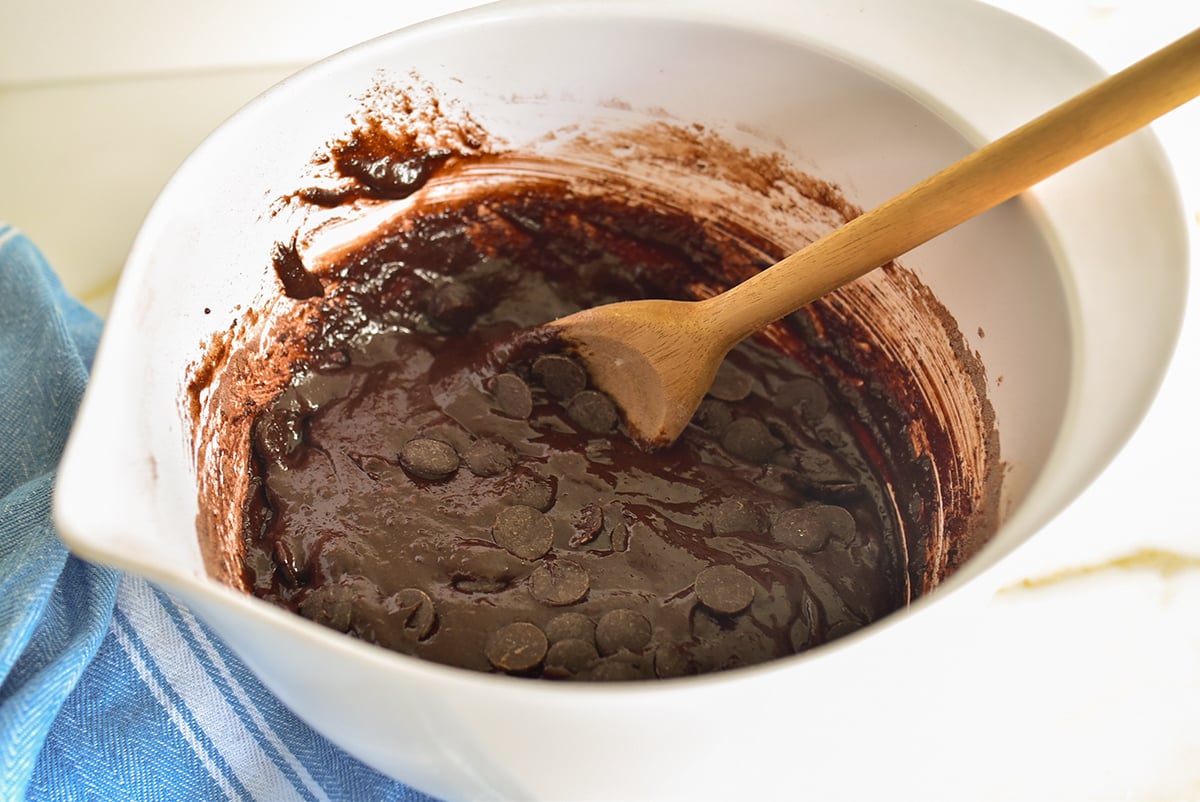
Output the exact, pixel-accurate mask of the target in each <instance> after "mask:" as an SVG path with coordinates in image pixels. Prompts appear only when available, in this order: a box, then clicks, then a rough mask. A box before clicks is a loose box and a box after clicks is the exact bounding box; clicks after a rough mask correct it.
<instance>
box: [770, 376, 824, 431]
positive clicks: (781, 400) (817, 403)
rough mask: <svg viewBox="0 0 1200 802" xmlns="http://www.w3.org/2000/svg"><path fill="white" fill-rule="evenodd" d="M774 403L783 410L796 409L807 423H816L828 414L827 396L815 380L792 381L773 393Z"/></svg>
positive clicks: (801, 379)
mask: <svg viewBox="0 0 1200 802" xmlns="http://www.w3.org/2000/svg"><path fill="white" fill-rule="evenodd" d="M775 403H776V405H778V406H779V407H781V408H783V409H797V410H799V411H800V416H801V417H802V418H804V419H805V420H806V421H808V422H809V423H816V422H817V421H819V420H821V418H823V417H825V415H826V414H827V413H828V412H829V396H828V395H827V394H826V393H825V389H824V388H823V387H821V384H820V383H819V382H818V381H817V380H816V379H808V378H800V379H793V380H792V381H790V382H786V383H784V384H782V385H780V387H779V389H778V390H776V391H775Z"/></svg>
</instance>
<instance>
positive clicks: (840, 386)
mask: <svg viewBox="0 0 1200 802" xmlns="http://www.w3.org/2000/svg"><path fill="white" fill-rule="evenodd" d="M362 103H363V106H362V109H361V110H360V112H358V113H356V114H355V115H354V116H352V117H351V124H352V130H351V131H350V133H348V134H347V135H345V136H344V137H343V138H339V139H336V140H333V141H331V142H329V143H327V144H326V145H325V147H324V148H322V149H319V150H318V152H317V154H316V156H315V157H314V160H313V163H312V165H311V166H310V170H309V172H308V177H307V178H306V179H305V180H306V182H307V183H306V186H304V187H302V188H300V189H295V188H292V189H290V190H289V191H288V193H287V194H285V195H281V196H280V198H279V199H278V201H277V202H276V205H275V207H274V208H273V210H272V214H273V215H288V217H287V218H285V219H286V220H287V224H286V225H285V226H280V228H281V229H283V230H289V229H290V227H291V225H292V221H293V220H295V221H297V222H296V224H297V228H296V229H295V235H293V234H292V233H291V232H290V231H289V233H288V234H287V235H286V236H285V237H283V238H282V241H281V242H280V243H279V244H278V245H277V246H276V247H275V248H274V249H273V251H270V252H268V253H265V254H264V267H266V268H267V269H268V270H270V271H271V272H270V273H268V274H267V278H268V281H269V284H270V285H273V293H272V292H267V293H265V294H264V296H263V298H261V299H260V300H256V301H255V302H253V303H251V304H250V305H249V306H248V307H246V308H245V309H242V307H240V306H239V307H238V316H237V317H236V318H235V319H234V320H232V321H231V322H230V323H229V324H228V326H226V327H224V328H218V329H215V330H214V332H215V333H214V334H213V336H212V338H211V341H210V342H209V343H208V344H207V346H206V348H205V352H204V354H203V356H202V358H201V359H199V360H198V361H197V362H196V363H195V364H193V365H192V366H191V367H190V368H189V372H188V375H187V377H186V379H185V383H184V385H183V388H182V389H183V395H182V403H181V408H182V410H183V412H184V414H185V415H188V416H190V420H191V425H192V429H193V436H194V444H195V449H196V460H197V469H198V480H199V502H200V503H199V514H198V516H197V528H198V533H199V542H200V546H201V550H202V553H203V555H204V558H205V564H206V567H207V569H208V571H209V572H210V574H211V575H212V576H214V577H216V578H217V579H219V580H220V581H222V582H224V583H226V584H228V585H229V586H231V587H234V588H236V589H238V590H242V591H246V592H250V593H253V594H255V595H257V596H259V597H261V598H263V599H265V600H267V601H269V602H271V603H273V604H277V605H280V606H282V607H284V608H288V609H291V610H293V611H296V612H297V613H299V614H300V615H303V616H305V617H307V618H309V619H311V620H313V621H316V622H318V623H320V624H322V625H324V626H327V627H331V628H333V629H336V630H339V631H342V632H346V633H349V634H350V635H351V636H354V637H357V638H361V639H363V640H366V641H370V642H373V643H377V644H380V645H381V646H383V647H386V648H389V649H393V650H396V651H400V652H404V653H407V654H412V655H416V656H419V657H422V658H425V659H429V660H433V661H438V662H441V663H445V664H449V665H453V666H460V667H464V668H468V669H475V670H479V671H490V672H503V673H508V674H513V675H519V676H528V677H545V678H549V679H556V680H565V679H583V680H619V679H635V678H655V677H674V676H678V675H683V674H693V673H701V672H708V671H718V670H723V669H729V668H734V667H738V666H744V665H749V664H753V663H758V662H762V661H765V660H769V659H772V658H776V657H781V656H786V655H791V654H793V653H796V652H801V651H804V650H807V649H810V648H813V647H815V646H818V645H820V644H822V643H826V642H828V641H831V640H834V639H836V638H838V637H840V636H842V635H845V634H847V633H850V632H853V631H855V630H857V629H859V628H860V627H863V626H865V625H867V624H869V623H871V622H873V621H876V620H878V619H879V618H881V617H883V616H886V615H887V614H889V613H890V612H892V611H894V610H896V609H898V608H900V607H903V606H905V605H907V604H908V603H910V602H911V601H912V600H913V599H914V598H916V597H918V596H920V595H922V594H924V593H927V592H929V591H930V590H932V589H933V588H934V587H936V586H937V584H938V583H939V582H940V581H942V580H943V579H944V578H945V577H946V576H948V575H949V574H950V573H952V572H953V571H954V570H955V569H956V568H957V567H958V566H959V565H961V563H962V562H963V561H964V560H965V559H967V558H968V557H970V556H971V555H972V554H974V553H975V552H976V551H977V550H978V549H979V547H980V546H981V545H982V543H984V542H985V541H986V539H987V538H988V537H989V536H990V535H991V533H992V532H994V531H995V526H996V520H997V508H998V500H999V493H998V492H996V483H997V481H998V477H999V475H1000V472H999V470H998V469H997V467H998V465H999V455H998V445H997V435H996V430H995V425H994V419H993V416H992V413H991V408H990V405H989V404H988V403H987V398H986V387H985V380H984V374H983V371H982V367H981V366H980V365H979V362H978V359H977V358H976V357H975V356H974V355H973V354H972V353H971V352H970V350H969V349H968V348H967V347H966V345H965V342H964V338H963V337H962V335H961V333H960V331H959V329H958V326H957V324H956V323H955V321H954V320H953V319H952V318H951V317H950V315H949V314H948V313H947V312H946V310H945V309H944V308H943V307H942V306H941V304H939V303H938V302H937V299H936V298H934V297H933V296H932V294H931V293H930V292H929V291H928V289H927V288H925V287H924V286H923V285H922V284H921V282H920V281H919V280H918V278H917V277H916V276H915V274H913V273H911V272H909V271H907V270H905V269H904V268H902V267H900V266H898V265H895V264H892V265H887V266H885V267H884V268H882V269H880V270H878V271H875V272H874V273H872V274H870V275H868V276H865V277H864V278H863V279H860V280H859V281H857V282H854V283H853V284H851V285H848V286H847V287H844V288H842V289H840V290H838V291H837V292H835V293H832V294H831V295H829V296H827V297H826V298H824V299H821V300H819V301H817V302H814V303H813V304H811V305H809V306H808V307H806V308H805V309H804V310H802V311H800V312H798V313H796V314H795V315H792V316H791V317H790V318H789V319H788V320H786V321H782V322H780V323H777V324H773V325H772V326H770V327H768V328H767V329H766V330H764V331H763V332H761V333H760V334H759V335H756V336H755V337H754V338H752V339H751V340H749V341H747V342H745V343H742V344H741V345H740V346H738V347H737V348H735V349H734V350H733V351H732V352H731V353H730V355H729V357H728V359H727V360H726V363H725V365H724V366H723V367H722V369H721V371H720V372H719V374H718V375H717V378H716V382H715V383H714V385H713V387H712V389H711V391H710V393H709V396H708V397H707V398H706V399H705V401H704V402H703V403H702V404H701V406H700V408H699V410H698V411H697V413H696V415H695V418H694V420H693V422H692V425H691V426H689V427H688V428H687V430H686V431H685V432H684V433H683V435H682V436H681V437H680V439H679V440H678V441H677V442H676V443H675V444H674V445H673V446H671V447H670V448H667V449H663V450H659V451H655V452H652V453H648V452H645V451H642V450H640V449H639V448H637V447H636V446H635V445H634V444H633V443H632V442H631V441H630V439H629V438H628V437H627V436H626V433H625V432H624V430H623V426H622V422H621V418H620V415H619V411H618V410H616V409H615V408H614V407H613V404H612V402H611V400H610V399H609V398H607V397H606V396H605V395H604V394H602V393H600V392H597V390H596V389H595V388H593V387H592V386H591V385H590V382H589V379H588V376H587V374H586V373H585V372H584V370H583V369H582V368H581V366H580V364H579V363H577V362H576V361H574V360H573V359H572V358H571V355H570V353H569V352H567V351H565V350H564V349H563V348H561V347H560V344H559V343H558V342H556V341H555V339H554V337H553V336H551V335H550V334H549V333H547V330H546V329H544V328H540V327H539V326H540V324H542V323H545V322H547V321H549V320H552V319H554V318H557V317H560V316H562V315H566V314H570V313H572V312H575V311H577V310H579V309H582V308H585V307H589V306H593V305H596V304H602V303H607V302H611V301H618V300H627V299H636V298H646V297H658V298H677V299H692V298H703V297H709V296H711V295H713V294H715V293H718V292H720V291H721V290H723V289H724V288H726V287H728V286H730V285H732V284H735V283H737V282H739V281H741V280H744V279H745V278H746V277H748V276H749V275H752V274H753V273H754V272H756V271H758V270H760V269H762V268H764V267H766V266H767V265H769V264H771V263H773V262H774V261H776V260H777V259H778V258H779V257H781V256H783V255H784V254H786V253H788V252H791V251H793V250H795V249H796V248H798V247H800V246H802V245H803V244H804V243H805V242H807V241H811V240H812V239H815V238H816V237H818V236H820V235H821V234H822V233H824V232H825V231H828V230H830V229H831V228H833V227H834V226H837V225H840V224H842V223H844V222H845V221H846V220H848V219H850V218H851V217H853V216H854V215H855V214H856V213H857V211H856V209H855V208H854V207H853V206H851V205H850V204H849V203H847V202H846V201H845V200H844V199H843V198H842V196H841V195H840V193H839V192H838V191H837V189H836V187H833V186H832V185H830V184H828V183H825V182H822V181H820V180H818V179H815V178H812V177H811V176H808V175H806V174H804V173H801V172H798V171H796V170H794V169H792V168H790V167H789V166H788V165H787V162H786V160H785V159H784V158H783V157H782V156H780V155H779V154H771V153H765V154H764V153H762V152H759V151H751V150H744V149H740V148H737V147H735V146H733V145H731V144H730V143H729V142H728V141H726V140H724V139H722V138H721V137H719V136H717V135H715V134H714V133H712V132H710V131H708V130H706V129H705V128H703V127H702V126H678V125H674V124H671V123H668V122H661V121H660V122H656V123H651V124H649V125H644V126H642V127H634V128H624V127H617V128H610V129H608V130H606V131H600V130H593V129H588V130H579V129H572V128H570V127H568V128H567V129H563V130H561V131H557V132H553V133H551V134H547V135H546V136H545V137H544V138H542V139H539V140H536V141H534V142H531V143H527V145H525V146H521V147H517V146H512V145H509V144H508V143H505V142H502V141H499V140H497V139H494V138H492V137H491V136H490V135H489V134H488V132H487V131H486V130H485V129H484V127H483V126H481V125H480V124H478V123H477V122H476V121H475V120H474V119H473V118H472V116H471V114H470V113H468V112H467V111H465V110H464V109H462V108H461V107H459V106H458V105H456V104H454V103H453V102H451V101H447V100H445V99H444V98H439V96H438V95H437V93H436V92H434V91H433V90H432V88H431V87H428V86H426V85H421V84H412V85H408V86H402V87H398V86H394V85H391V84H388V83H387V82H381V83H380V84H379V85H378V86H376V87H374V88H373V89H372V90H371V91H369V92H368V93H367V95H365V96H364V97H363V98H362ZM364 222H365V223H366V224H365V225H364ZM330 240H332V241H333V244H332V245H331V244H329V241H330ZM267 289H268V290H271V287H270V286H268V287H267ZM205 311H206V312H207V310H205Z"/></svg>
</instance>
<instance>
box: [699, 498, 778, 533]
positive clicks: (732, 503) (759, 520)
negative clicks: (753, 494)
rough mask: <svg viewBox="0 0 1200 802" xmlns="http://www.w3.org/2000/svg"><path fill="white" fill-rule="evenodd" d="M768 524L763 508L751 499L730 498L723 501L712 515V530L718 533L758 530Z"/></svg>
mask: <svg viewBox="0 0 1200 802" xmlns="http://www.w3.org/2000/svg"><path fill="white" fill-rule="evenodd" d="M765 524H766V520H765V516H764V515H763V511H762V508H761V507H759V506H758V505H757V504H755V503H753V502H751V501H744V500H742V499H729V500H728V501H723V502H721V506H719V507H717V509H716V511H715V512H713V516H712V530H713V532H714V533H716V534H718V535H728V534H730V533H732V532H758V531H761V530H762V529H763V528H764V526H765Z"/></svg>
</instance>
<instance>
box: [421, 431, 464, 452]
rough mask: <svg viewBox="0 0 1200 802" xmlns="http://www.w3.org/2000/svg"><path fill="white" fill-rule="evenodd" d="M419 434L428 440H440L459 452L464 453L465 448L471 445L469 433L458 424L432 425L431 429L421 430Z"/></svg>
mask: <svg viewBox="0 0 1200 802" xmlns="http://www.w3.org/2000/svg"><path fill="white" fill-rule="evenodd" d="M421 436H422V437H425V438H428V439H429V440H440V441H441V442H443V443H445V444H446V445H448V446H450V447H451V448H453V449H454V450H455V452H457V453H459V454H464V453H466V451H467V449H468V448H470V447H471V435H470V433H468V432H466V431H465V430H463V429H461V428H459V427H458V426H449V425H447V426H434V427H433V428H432V429H427V430H425V431H424V432H422V433H421Z"/></svg>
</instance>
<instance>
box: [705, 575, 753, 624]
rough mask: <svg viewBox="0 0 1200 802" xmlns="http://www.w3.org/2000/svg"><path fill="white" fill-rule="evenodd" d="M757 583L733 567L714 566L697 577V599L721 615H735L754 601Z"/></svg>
mask: <svg viewBox="0 0 1200 802" xmlns="http://www.w3.org/2000/svg"><path fill="white" fill-rule="evenodd" d="M754 587H755V582H754V580H753V579H751V578H750V577H748V576H746V575H745V574H744V573H742V572H741V571H740V570H738V569H737V568H734V567H733V566H732V565H714V566H710V567H708V568H705V569H704V570H703V571H701V572H700V573H699V574H698V575H697V576H696V598H698V599H699V600H700V603H701V604H703V605H704V606H705V607H707V608H708V609H710V610H712V611H713V612H714V613H720V614H721V615H734V614H736V613H740V612H741V611H742V610H745V609H746V608H747V607H749V606H750V602H752V601H754Z"/></svg>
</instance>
